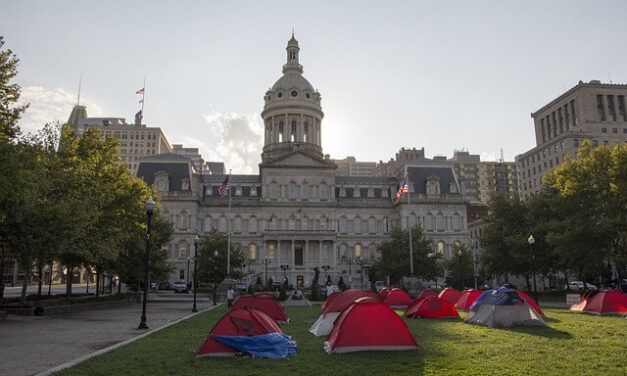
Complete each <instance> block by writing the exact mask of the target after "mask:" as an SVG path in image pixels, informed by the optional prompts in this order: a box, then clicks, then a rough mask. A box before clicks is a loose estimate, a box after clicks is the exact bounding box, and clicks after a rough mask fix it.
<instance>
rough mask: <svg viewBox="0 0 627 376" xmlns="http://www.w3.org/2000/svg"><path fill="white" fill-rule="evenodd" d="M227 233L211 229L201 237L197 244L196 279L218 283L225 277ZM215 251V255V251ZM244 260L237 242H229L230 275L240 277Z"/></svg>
mask: <svg viewBox="0 0 627 376" xmlns="http://www.w3.org/2000/svg"><path fill="white" fill-rule="evenodd" d="M227 248H228V238H227V234H225V233H223V232H218V231H216V230H213V231H211V232H210V233H209V234H207V235H206V236H204V237H203V238H202V239H201V242H200V244H199V245H198V259H197V260H198V261H197V262H198V265H197V268H198V281H199V282H209V283H213V284H219V283H220V282H222V280H224V278H226V275H227V273H226V265H227ZM216 251H217V256H216V255H215V252H216ZM245 262H246V255H244V253H243V252H242V250H241V248H240V245H239V243H237V242H231V257H230V276H231V277H232V278H234V279H238V278H241V272H240V270H241V267H242V265H243V264H244V263H245Z"/></svg>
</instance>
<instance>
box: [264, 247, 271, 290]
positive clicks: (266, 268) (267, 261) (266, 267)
mask: <svg viewBox="0 0 627 376" xmlns="http://www.w3.org/2000/svg"><path fill="white" fill-rule="evenodd" d="M269 262H270V259H269V258H268V256H266V257H265V258H264V259H263V263H264V265H265V271H266V278H265V282H266V283H264V285H266V290H268V291H270V290H269V289H268V263H269Z"/></svg>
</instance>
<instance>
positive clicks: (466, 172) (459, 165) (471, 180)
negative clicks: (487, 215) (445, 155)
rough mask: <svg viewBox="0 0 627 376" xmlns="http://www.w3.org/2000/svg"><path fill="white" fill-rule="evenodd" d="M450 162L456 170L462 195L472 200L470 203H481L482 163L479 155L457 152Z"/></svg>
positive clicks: (464, 151) (463, 151) (462, 151)
mask: <svg viewBox="0 0 627 376" xmlns="http://www.w3.org/2000/svg"><path fill="white" fill-rule="evenodd" d="M450 161H451V163H452V164H453V167H454V168H455V173H456V174H457V180H458V181H459V185H460V187H461V194H462V195H463V196H464V198H466V199H468V200H470V203H472V204H476V203H479V202H480V201H481V198H480V196H479V165H480V163H481V161H480V158H479V155H477V154H470V153H469V152H468V151H466V150H455V151H454V154H453V158H451V159H450Z"/></svg>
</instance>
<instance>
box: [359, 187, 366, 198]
mask: <svg viewBox="0 0 627 376" xmlns="http://www.w3.org/2000/svg"><path fill="white" fill-rule="evenodd" d="M359 197H368V188H359Z"/></svg>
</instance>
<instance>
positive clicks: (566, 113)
mask: <svg viewBox="0 0 627 376" xmlns="http://www.w3.org/2000/svg"><path fill="white" fill-rule="evenodd" d="M564 117H565V118H566V120H565V123H566V130H568V129H569V128H570V116H569V113H568V103H566V104H565V105H564Z"/></svg>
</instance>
